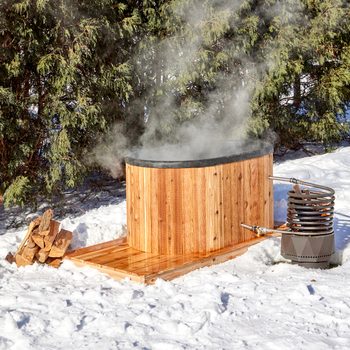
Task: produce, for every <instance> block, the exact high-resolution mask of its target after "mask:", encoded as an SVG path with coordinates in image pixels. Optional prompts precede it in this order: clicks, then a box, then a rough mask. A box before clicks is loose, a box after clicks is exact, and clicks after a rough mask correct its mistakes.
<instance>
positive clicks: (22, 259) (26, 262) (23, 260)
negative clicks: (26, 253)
mask: <svg viewBox="0 0 350 350" xmlns="http://www.w3.org/2000/svg"><path fill="white" fill-rule="evenodd" d="M15 260H16V265H17V267H21V266H27V265H32V264H33V261H30V260H28V259H26V258H25V257H23V256H22V255H20V254H18V253H17V254H16V255H15Z"/></svg>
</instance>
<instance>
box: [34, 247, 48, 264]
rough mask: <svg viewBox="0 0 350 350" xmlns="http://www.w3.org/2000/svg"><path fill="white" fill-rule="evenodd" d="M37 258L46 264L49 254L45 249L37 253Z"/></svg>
mask: <svg viewBox="0 0 350 350" xmlns="http://www.w3.org/2000/svg"><path fill="white" fill-rule="evenodd" d="M35 257H36V258H37V259H38V261H39V262H41V263H44V262H45V261H46V259H47V258H48V257H49V252H48V251H46V250H44V249H40V250H39V251H38V252H37V253H36V255H35Z"/></svg>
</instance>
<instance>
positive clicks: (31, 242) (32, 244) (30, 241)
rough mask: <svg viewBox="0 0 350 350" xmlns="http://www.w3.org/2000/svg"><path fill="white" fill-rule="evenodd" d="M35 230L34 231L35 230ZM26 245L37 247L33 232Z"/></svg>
mask: <svg viewBox="0 0 350 350" xmlns="http://www.w3.org/2000/svg"><path fill="white" fill-rule="evenodd" d="M33 232H34V231H33ZM26 247H28V248H34V247H35V242H34V241H33V233H32V234H31V236H30V237H29V238H28V242H27V245H26Z"/></svg>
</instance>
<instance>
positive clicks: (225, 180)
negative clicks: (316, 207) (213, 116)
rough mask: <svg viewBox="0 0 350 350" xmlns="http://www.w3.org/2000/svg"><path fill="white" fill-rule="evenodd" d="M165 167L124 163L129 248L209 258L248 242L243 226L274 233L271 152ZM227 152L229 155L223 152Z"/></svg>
mask: <svg viewBox="0 0 350 350" xmlns="http://www.w3.org/2000/svg"><path fill="white" fill-rule="evenodd" d="M225 149H226V153H224V154H222V156H219V157H214V158H208V159H200V160H179V161H164V160H155V159H154V157H153V158H152V159H149V160H147V159H141V158H139V157H138V156H135V155H134V156H132V157H127V158H126V189H127V227H128V233H127V242H128V245H129V246H130V247H132V248H135V249H137V250H140V251H143V252H150V253H155V254H167V255H179V254H180V255H181V254H189V253H209V252H213V251H216V250H218V249H222V248H225V247H228V246H235V245H238V244H240V243H243V242H247V241H249V240H252V239H253V238H254V237H255V234H254V233H252V232H250V231H248V230H244V229H243V228H242V227H241V226H240V223H241V222H254V223H255V224H256V225H259V226H263V227H273V193H272V192H273V189H272V181H270V180H269V179H268V177H269V176H270V175H272V162H273V159H272V150H273V149H272V146H271V145H270V144H267V143H263V142H258V143H254V144H249V145H248V146H247V147H246V150H243V151H241V152H239V153H237V152H236V151H235V147H234V143H232V148H231V149H230V147H229V148H227V147H226V148H225ZM227 149H229V152H227Z"/></svg>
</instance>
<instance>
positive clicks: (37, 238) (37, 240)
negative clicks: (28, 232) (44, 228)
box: [31, 233, 45, 248]
mask: <svg viewBox="0 0 350 350" xmlns="http://www.w3.org/2000/svg"><path fill="white" fill-rule="evenodd" d="M31 238H32V240H33V241H34V242H35V244H36V245H38V246H39V247H40V248H44V247H45V242H44V236H41V235H39V233H36V234H33V235H32V237H31Z"/></svg>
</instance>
